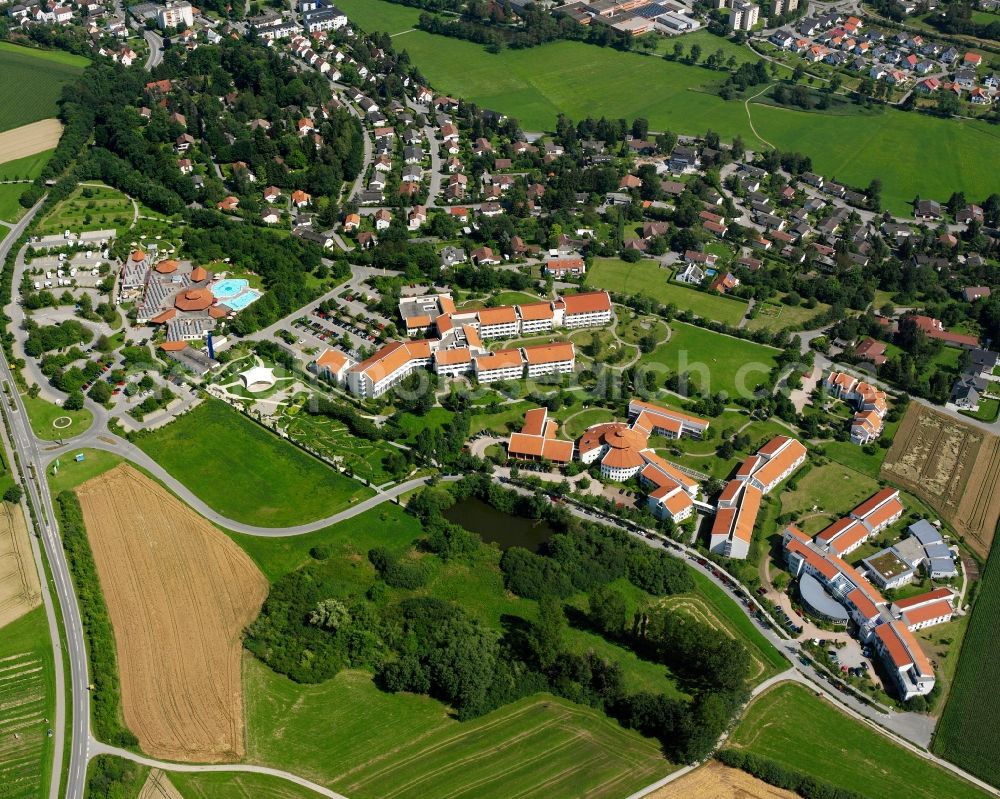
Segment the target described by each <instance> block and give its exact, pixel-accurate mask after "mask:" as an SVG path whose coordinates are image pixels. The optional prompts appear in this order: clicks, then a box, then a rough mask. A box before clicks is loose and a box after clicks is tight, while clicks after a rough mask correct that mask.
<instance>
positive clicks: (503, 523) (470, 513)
mask: <svg viewBox="0 0 1000 799" xmlns="http://www.w3.org/2000/svg"><path fill="white" fill-rule="evenodd" d="M444 516H445V518H446V519H448V521H450V522H454V523H455V524H460V525H462V527H464V528H465V529H466V530H470V531H471V532H473V533H476V534H477V535H478V536H479V537H480V538H482V539H483V541H485V542H487V543H496V544H497V545H498V546H499V547H500V549H510V548H511V547H524V548H525V549H530V550H531V551H532V552H537V551H538V550H539V549H540V548H541V546H542V544H544V543H545V542H546V541H548V540H549V539H550V538H551V537H552V536H553V535H554V534H555V530H553V529H552V528H551V527H550V526H549V524H548V522H545V521H542V520H540V519H539V520H535V519H525V518H522V517H521V516H510V515H508V514H506V513H502V512H500V511H498V510H497V509H496V508H494V507H493V506H492V505H489V504H487V503H486V502H483V501H482V500H481V499H476V498H475V497H469V498H468V499H463V500H462V501H461V502H456V503H455V504H454V505H452V506H451V507H450V508H448V510H446V511H445V512H444Z"/></svg>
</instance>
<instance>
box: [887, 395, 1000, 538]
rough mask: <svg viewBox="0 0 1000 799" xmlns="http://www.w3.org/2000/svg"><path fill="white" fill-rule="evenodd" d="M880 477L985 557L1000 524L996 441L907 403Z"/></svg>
mask: <svg viewBox="0 0 1000 799" xmlns="http://www.w3.org/2000/svg"><path fill="white" fill-rule="evenodd" d="M882 476H883V477H886V478H888V479H890V480H892V482H894V483H897V484H898V485H900V486H902V487H903V488H905V489H906V490H907V491H911V492H912V493H914V494H916V495H917V496H918V497H920V498H921V499H922V500H924V501H925V502H926V503H927V504H928V505H930V506H931V507H932V508H934V509H935V510H936V511H937V512H938V513H940V514H941V516H942V517H943V518H944V519H945V520H946V521H947V522H948V523H949V524H951V525H952V526H953V527H954V528H955V530H956V531H957V532H958V533H959V534H960V535H962V536H964V537H965V540H966V543H967V544H969V546H970V547H972V548H973V549H974V550H976V552H978V553H979V554H980V555H982V556H983V557H986V555H987V554H989V551H990V544H991V543H992V541H993V534H994V532H995V530H996V526H997V519H998V518H1000V438H998V437H997V436H994V435H991V434H990V433H987V432H986V431H985V430H981V429H980V428H978V427H974V426H972V425H970V424H966V423H965V422H961V421H959V420H958V419H955V418H954V417H952V416H947V415H946V414H943V413H941V412H939V411H936V410H934V409H933V408H928V407H927V406H926V405H921V404H918V403H915V402H914V403H910V407H909V408H908V409H907V411H906V416H904V417H903V421H902V423H901V424H900V426H899V430H897V431H896V437H895V438H894V439H893V442H892V449H890V450H889V454H888V455H887V456H886V459H885V462H884V463H883V464H882Z"/></svg>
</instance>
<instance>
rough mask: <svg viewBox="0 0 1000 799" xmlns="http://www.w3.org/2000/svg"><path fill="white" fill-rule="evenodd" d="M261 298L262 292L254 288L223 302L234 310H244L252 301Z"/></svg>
mask: <svg viewBox="0 0 1000 799" xmlns="http://www.w3.org/2000/svg"><path fill="white" fill-rule="evenodd" d="M259 299H260V292H259V291H254V290H253V289H247V290H246V291H244V292H243V293H242V294H240V295H239V296H236V297H232V298H230V299H228V300H223V301H222V304H223V305H226V306H228V307H230V308H232V309H233V310H234V311H242V310H243V309H244V308H246V307H247V306H248V305H250V303H253V302H256V301H257V300H259Z"/></svg>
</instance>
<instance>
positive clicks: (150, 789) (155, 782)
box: [138, 768, 184, 799]
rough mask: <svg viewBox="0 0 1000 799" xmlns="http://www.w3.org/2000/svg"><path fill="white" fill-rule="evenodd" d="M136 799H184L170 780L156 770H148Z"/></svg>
mask: <svg viewBox="0 0 1000 799" xmlns="http://www.w3.org/2000/svg"><path fill="white" fill-rule="evenodd" d="M138 799H184V797H183V796H181V792H180V791H178V790H177V789H176V788H175V787H174V784H173V783H172V782H171V781H170V778H169V777H168V776H167V775H166V773H164V772H163V771H161V770H160V769H158V768H153V769H150V770H149V776H148V777H146V781H145V782H144V783H143V784H142V790H141V791H139V797H138Z"/></svg>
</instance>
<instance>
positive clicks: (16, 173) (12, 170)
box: [0, 150, 55, 180]
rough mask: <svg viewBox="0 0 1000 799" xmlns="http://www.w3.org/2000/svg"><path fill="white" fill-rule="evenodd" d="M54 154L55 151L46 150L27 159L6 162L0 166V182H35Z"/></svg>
mask: <svg viewBox="0 0 1000 799" xmlns="http://www.w3.org/2000/svg"><path fill="white" fill-rule="evenodd" d="M54 152H55V150H46V151H45V152H42V153H35V154H34V155H29V156H26V157H25V158H17V159H15V160H13V161H5V162H4V163H2V164H0V180H34V179H35V178H37V177H38V176H39V175H40V174H42V169H43V168H44V167H45V165H46V164H47V163H48V162H49V159H50V158H51V157H52V153H54Z"/></svg>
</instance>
